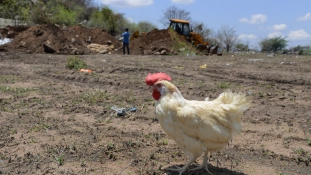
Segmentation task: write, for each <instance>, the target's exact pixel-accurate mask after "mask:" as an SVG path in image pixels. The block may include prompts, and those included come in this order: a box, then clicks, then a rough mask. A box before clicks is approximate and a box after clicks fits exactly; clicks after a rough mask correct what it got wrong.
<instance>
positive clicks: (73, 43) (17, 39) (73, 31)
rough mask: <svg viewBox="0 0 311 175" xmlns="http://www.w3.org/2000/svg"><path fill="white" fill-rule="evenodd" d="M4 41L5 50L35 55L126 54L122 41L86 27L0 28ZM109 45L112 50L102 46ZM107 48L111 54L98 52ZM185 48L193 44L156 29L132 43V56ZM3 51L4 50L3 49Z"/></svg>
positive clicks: (101, 31)
mask: <svg viewBox="0 0 311 175" xmlns="http://www.w3.org/2000/svg"><path fill="white" fill-rule="evenodd" d="M0 33H1V34H2V36H3V37H4V38H12V39H13V40H12V41H11V42H10V43H8V44H6V45H5V46H1V47H2V48H3V47H5V48H6V49H2V51H5V50H9V51H18V52H24V53H34V54H43V53H50V54H63V55H67V54H71V55H85V54H93V53H102V54H104V53H116V54H123V52H122V41H120V40H118V39H116V38H115V37H114V36H112V35H110V34H109V33H107V32H106V31H105V30H103V29H99V28H94V29H90V28H86V27H83V26H81V25H77V26H73V27H68V26H59V25H56V24H49V25H35V26H31V27H26V26H16V27H11V26H7V27H6V28H4V29H0ZM102 46H109V47H102ZM95 47H96V48H100V49H101V48H108V49H110V50H109V51H106V50H105V51H103V49H102V50H101V51H99V50H96V48H95ZM182 48H191V44H190V43H189V42H188V41H187V40H186V39H185V38H183V37H182V36H180V35H178V34H177V33H176V32H174V31H173V30H169V29H163V30H158V29H154V30H152V31H151V32H149V33H147V34H144V35H142V36H140V37H138V38H134V39H132V40H131V41H130V52H131V54H133V55H168V54H177V53H178V52H180V49H182ZM0 51H1V49H0Z"/></svg>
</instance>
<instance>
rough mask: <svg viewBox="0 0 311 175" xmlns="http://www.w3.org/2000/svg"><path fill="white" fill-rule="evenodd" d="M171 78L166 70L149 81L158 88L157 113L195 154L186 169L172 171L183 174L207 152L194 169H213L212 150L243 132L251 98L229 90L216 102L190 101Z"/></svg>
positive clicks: (182, 146) (169, 132)
mask: <svg viewBox="0 0 311 175" xmlns="http://www.w3.org/2000/svg"><path fill="white" fill-rule="evenodd" d="M167 80H171V78H170V77H169V76H168V75H166V74H164V73H156V74H149V75H148V76H147V77H146V84H147V85H149V86H152V87H153V88H154V91H153V94H152V96H153V98H154V99H155V100H157V102H156V106H155V112H156V116H157V118H158V120H159V123H160V125H161V127H162V128H163V130H164V131H165V132H166V134H167V135H168V136H169V137H171V138H172V139H173V140H174V141H175V142H176V143H177V145H178V146H179V148H180V149H182V150H183V151H184V153H186V154H188V155H190V156H191V159H190V160H189V161H188V162H187V163H186V165H184V166H183V167H182V168H179V167H178V168H176V169H173V168H171V169H168V170H174V171H178V172H179V174H180V175H181V174H183V173H184V172H185V171H186V170H187V169H188V167H189V166H190V165H191V164H192V163H193V162H194V161H195V160H196V159H197V158H198V157H199V156H201V155H202V154H203V153H204V159H203V164H202V165H201V166H199V167H197V168H195V169H192V170H197V169H205V170H206V171H207V172H209V170H208V160H207V157H208V156H207V155H208V153H209V152H213V151H219V150H222V149H223V148H224V147H225V146H226V145H227V144H228V142H229V141H230V140H231V139H232V136H233V135H234V134H239V133H240V132H241V129H242V126H241V116H242V115H243V113H244V111H246V110H247V109H248V108H249V107H250V98H248V97H246V95H243V94H241V93H233V92H231V91H226V92H223V93H222V94H220V95H219V97H218V98H217V99H215V100H213V101H195V100H186V99H184V98H183V96H182V95H181V93H180V91H179V90H178V89H177V87H176V86H175V85H173V84H172V83H170V82H169V81H167ZM209 173H210V172H209ZM210 174H211V173H210Z"/></svg>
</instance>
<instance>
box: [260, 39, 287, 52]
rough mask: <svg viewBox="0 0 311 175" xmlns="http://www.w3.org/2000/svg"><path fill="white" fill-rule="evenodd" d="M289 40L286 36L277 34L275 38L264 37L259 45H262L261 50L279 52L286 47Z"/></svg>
mask: <svg viewBox="0 0 311 175" xmlns="http://www.w3.org/2000/svg"><path fill="white" fill-rule="evenodd" d="M287 43H288V41H287V40H286V37H284V38H283V37H282V36H277V37H273V38H264V39H262V40H261V41H260V42H259V46H260V47H261V51H263V52H270V51H273V52H277V51H281V50H283V49H285V47H286V46H287Z"/></svg>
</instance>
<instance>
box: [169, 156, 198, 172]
mask: <svg viewBox="0 0 311 175" xmlns="http://www.w3.org/2000/svg"><path fill="white" fill-rule="evenodd" d="M198 157H199V156H192V157H191V159H190V160H189V161H188V162H187V164H186V165H185V166H183V167H182V168H180V167H178V166H176V167H177V168H166V169H165V170H170V171H177V172H179V175H182V173H184V172H185V171H186V170H187V168H188V167H189V166H190V165H191V164H192V163H193V162H194V161H195V160H196V159H197V158H198Z"/></svg>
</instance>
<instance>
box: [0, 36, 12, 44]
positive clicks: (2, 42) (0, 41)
mask: <svg viewBox="0 0 311 175" xmlns="http://www.w3.org/2000/svg"><path fill="white" fill-rule="evenodd" d="M11 41H12V39H10V38H4V39H0V45H3V44H7V43H9V42H11Z"/></svg>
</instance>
